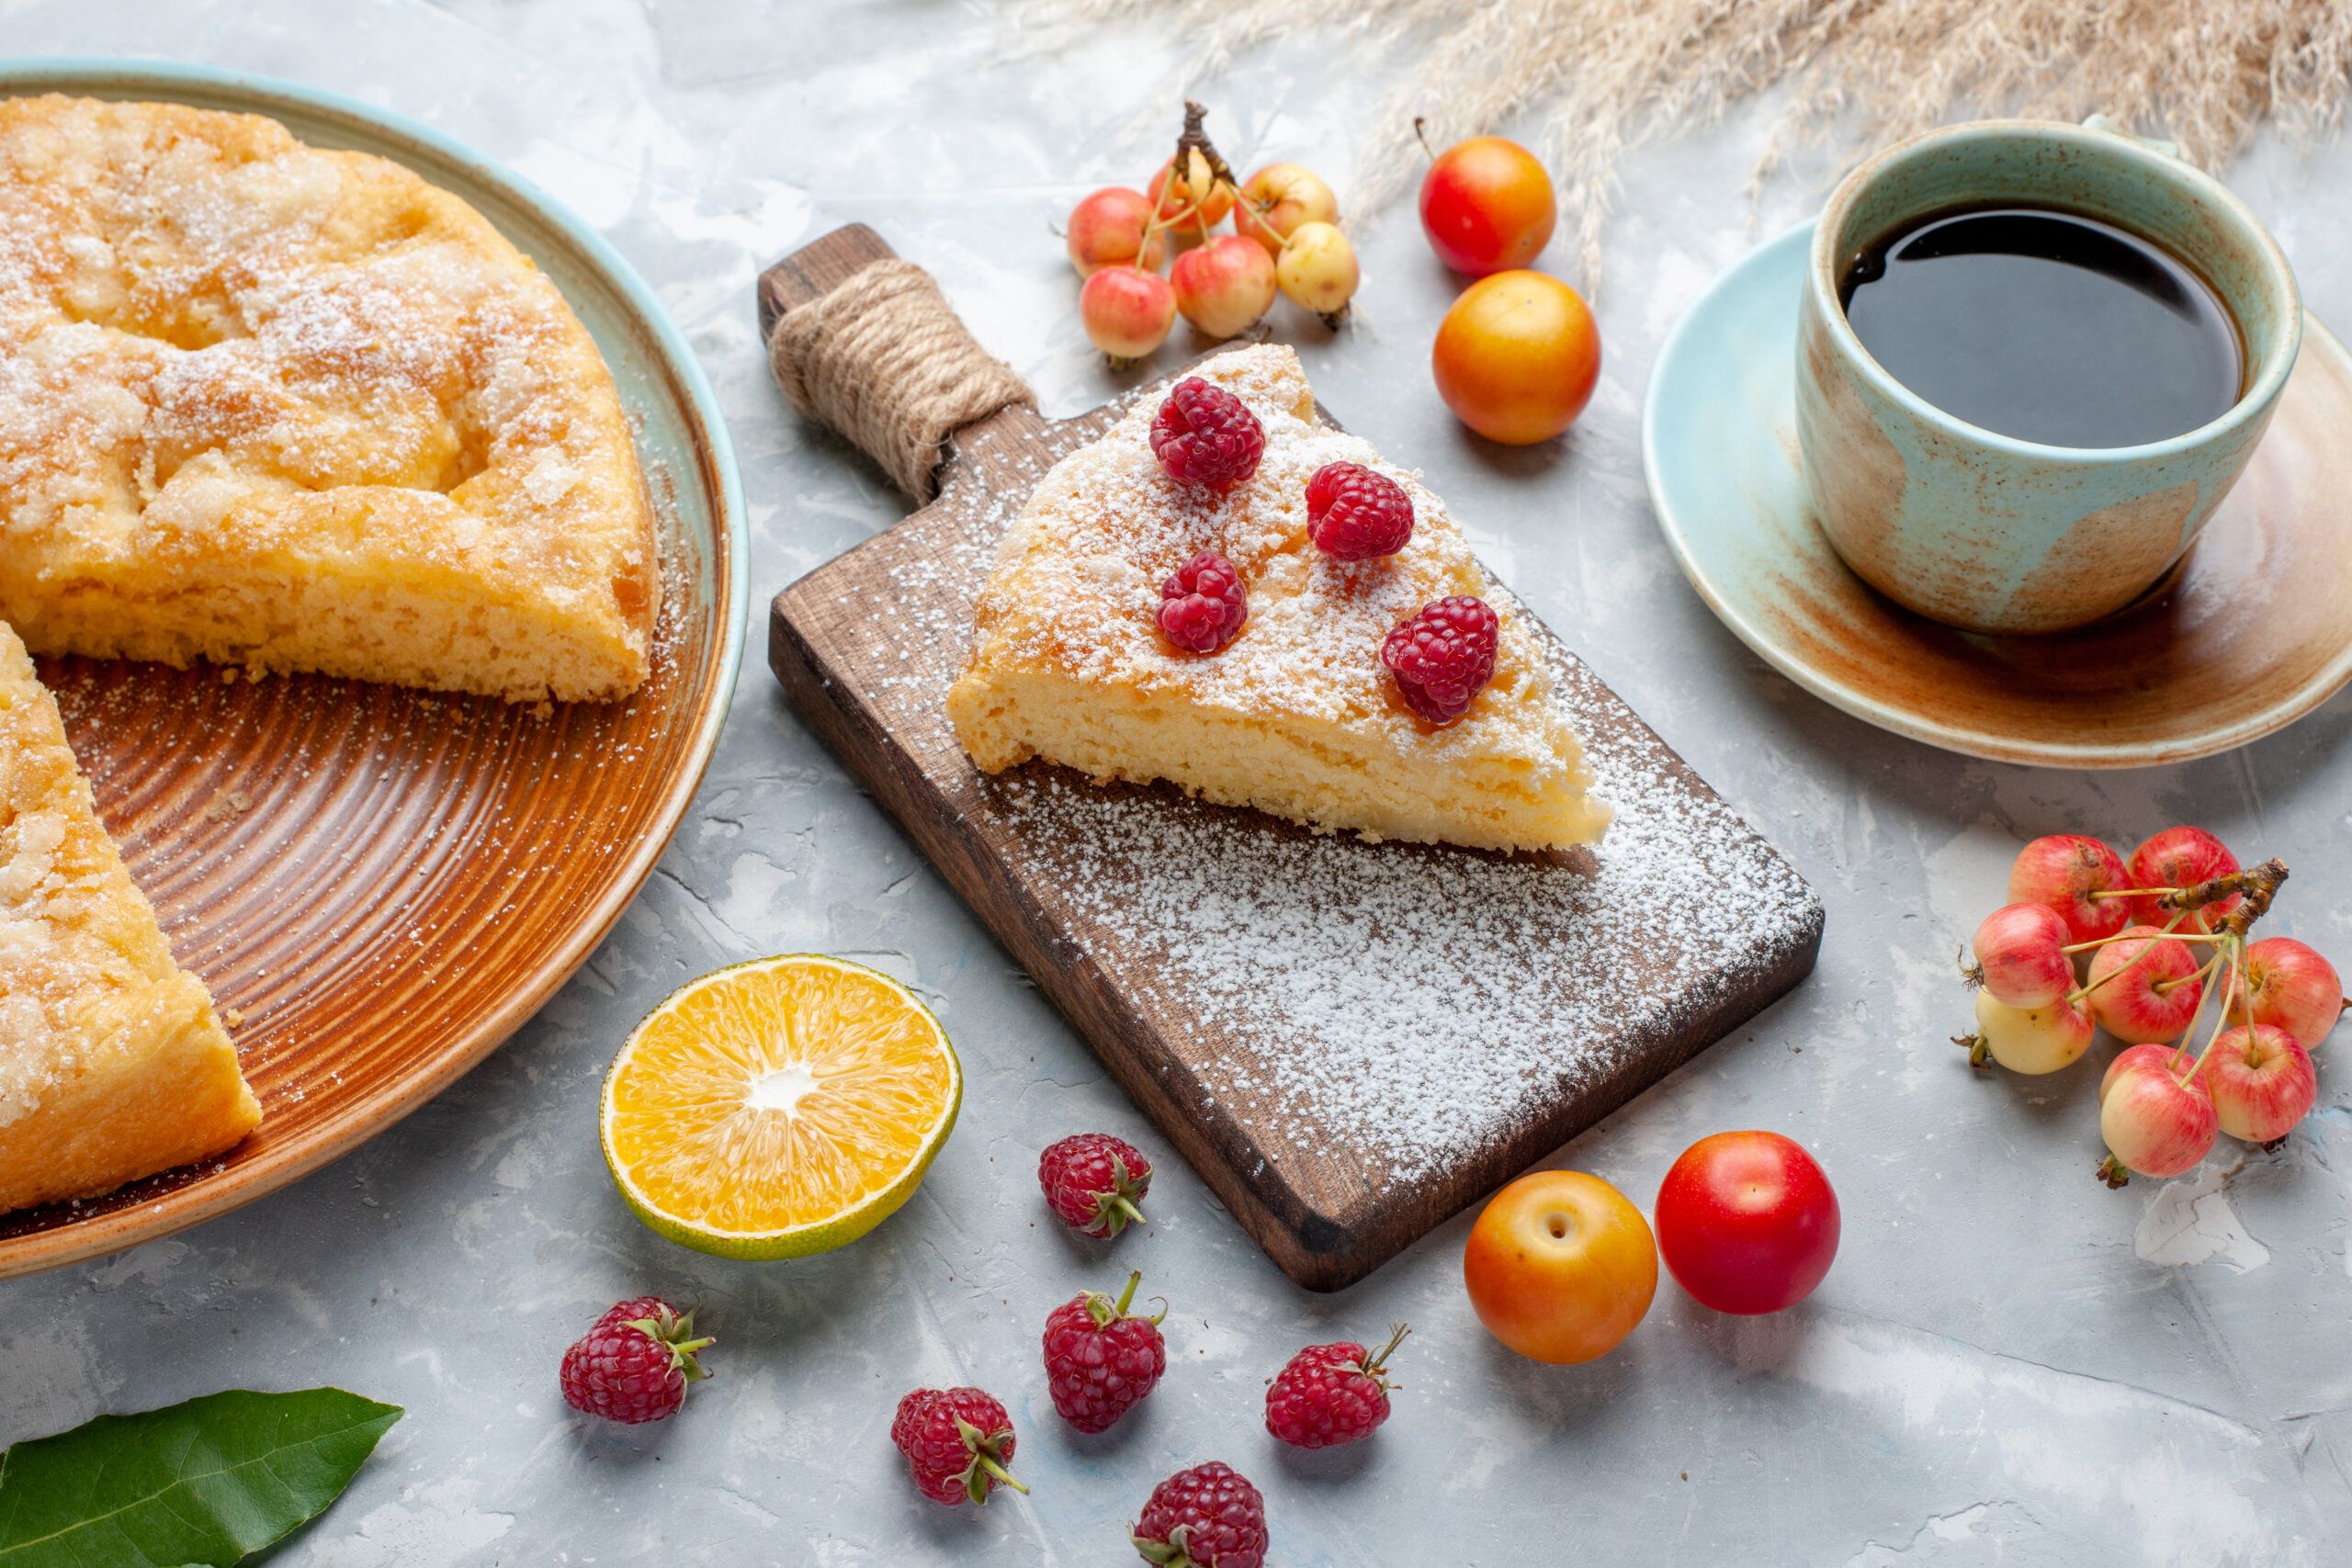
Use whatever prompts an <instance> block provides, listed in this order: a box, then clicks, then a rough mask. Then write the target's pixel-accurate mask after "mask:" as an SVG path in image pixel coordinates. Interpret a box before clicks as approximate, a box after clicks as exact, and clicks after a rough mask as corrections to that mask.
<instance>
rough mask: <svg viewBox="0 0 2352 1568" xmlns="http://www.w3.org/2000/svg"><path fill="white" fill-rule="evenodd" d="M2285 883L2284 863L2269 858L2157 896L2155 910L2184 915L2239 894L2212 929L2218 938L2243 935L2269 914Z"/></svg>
mask: <svg viewBox="0 0 2352 1568" xmlns="http://www.w3.org/2000/svg"><path fill="white" fill-rule="evenodd" d="M2286 880H2287V863H2286V862H2285V861H2283V860H2280V859H2279V858H2278V856H2276V855H2273V856H2271V857H2270V859H2268V860H2267V861H2264V862H2263V863H2261V864H2260V865H2250V866H2247V867H2246V868H2245V870H2244V871H2233V872H2231V873H2230V874H2228V875H2226V876H2215V877H2209V878H2207V879H2206V880H2205V881H2203V882H2199V883H2198V884H2196V885H2195V886H2189V887H2177V888H2174V889H2172V890H2171V891H2169V892H2166V893H2163V894H2160V895H2158V896H2157V898H2156V907H2157V908H2161V909H2179V910H2182V911H2183V912H2186V911H2188V910H2190V909H2199V908H2204V907H2205V906H2206V905H2208V904H2213V903H2218V902H2220V901H2221V900H2222V899H2224V898H2227V897H2230V896H2231V895H2232V894H2233V893H2243V894H2245V901H2244V902H2243V903H2241V904H2240V905H2239V906H2238V907H2237V908H2234V909H2233V910H2231V911H2230V912H2229V913H2228V914H2227V915H2224V916H2223V917H2222V919H2221V920H2220V921H2218V922H2217V923H2216V924H2215V926H2214V931H2215V933H2216V934H2218V935H2227V936H2238V937H2242V936H2244V935H2245V933H2246V931H2247V929H2248V928H2249V927H2251V926H2252V925H2253V924H2254V922H2255V921H2256V920H2258V919H2262V917H2263V916H2265V915H2267V914H2268V913H2269V912H2270V901H2271V900H2272V899H2273V898H2276V897H2278V889H2279V888H2280V887H2281V886H2284V884H2285V883H2286Z"/></svg>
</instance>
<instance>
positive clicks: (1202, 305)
mask: <svg viewBox="0 0 2352 1568" xmlns="http://www.w3.org/2000/svg"><path fill="white" fill-rule="evenodd" d="M1170 279H1171V281H1172V282H1173V283H1174V284H1175V287H1176V309H1178V310H1181V311H1182V312H1183V313H1184V319H1185V320H1186V321H1190V322H1192V323H1193V325H1194V326H1196V327H1198V328H1199V329H1200V330H1201V332H1202V333H1204V335H1206V336H1209V337H1216V338H1227V337H1238V336H1240V335H1241V334H1242V333H1246V332H1248V331H1249V330H1250V328H1251V327H1253V326H1256V325H1257V324H1258V320H1259V318H1260V317H1261V316H1263V315H1264V314H1265V313H1266V311H1267V310H1269V309H1270V308H1271V307H1272V305H1273V302H1274V264H1273V262H1272V259H1271V258H1270V257H1268V256H1267V254H1266V253H1265V251H1264V250H1263V249H1261V247H1260V246H1259V245H1258V243H1257V242H1256V241H1254V240H1245V239H1243V238H1242V237H1241V236H1240V235H1238V234H1223V235H1220V236H1218V237H1217V238H1216V239H1214V240H1211V241H1210V242H1209V243H1207V244H1205V245H1203V246H1201V247H1200V248H1199V249H1198V250H1191V251H1186V252H1185V253H1184V254H1182V255H1181V256H1178V257H1177V258H1176V265H1175V266H1174V267H1173V268H1172V269H1170Z"/></svg>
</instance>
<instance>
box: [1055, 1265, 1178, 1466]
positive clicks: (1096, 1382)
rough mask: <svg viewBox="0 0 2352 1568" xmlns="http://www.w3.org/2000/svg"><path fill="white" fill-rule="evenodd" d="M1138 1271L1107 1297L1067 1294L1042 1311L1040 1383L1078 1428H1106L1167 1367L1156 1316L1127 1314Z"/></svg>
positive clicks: (1156, 1384) (1091, 1293)
mask: <svg viewBox="0 0 2352 1568" xmlns="http://www.w3.org/2000/svg"><path fill="white" fill-rule="evenodd" d="M1142 1280H1143V1275H1142V1273H1141V1272H1136V1273H1132V1274H1129V1275H1128V1276H1127V1288H1126V1289H1125V1290H1124V1291H1121V1292H1119V1299H1118V1300H1117V1301H1115V1302H1114V1301H1113V1300H1112V1299H1111V1298H1110V1297H1109V1296H1107V1295H1105V1294H1103V1292H1100V1291H1087V1292H1083V1293H1081V1294H1080V1295H1075V1296H1072V1297H1071V1298H1070V1299H1069V1300H1068V1301H1066V1302H1064V1303H1062V1304H1061V1305H1059V1306H1057V1307H1056V1308H1055V1309H1054V1310H1053V1311H1052V1312H1050V1313H1048V1314H1046V1389H1047V1391H1048V1392H1050V1393H1052V1394H1053V1396H1054V1409H1055V1410H1056V1411H1057V1413H1058V1414H1059V1415H1060V1416H1061V1418H1062V1419H1063V1420H1065V1421H1067V1422H1069V1424H1070V1425H1071V1426H1073V1427H1077V1428H1078V1429H1079V1430H1080V1431H1081V1432H1106V1431H1109V1430H1110V1429H1111V1427H1112V1424H1113V1423H1114V1422H1116V1421H1117V1420H1118V1419H1119V1417H1120V1416H1125V1414H1126V1413H1127V1412H1128V1411H1130V1410H1132V1409H1134V1408H1135V1407H1136V1405H1137V1404H1141V1403H1143V1398H1144V1395H1146V1394H1148V1393H1150V1392H1151V1391H1152V1390H1153V1389H1155V1388H1157V1387H1159V1375H1160V1374H1161V1373H1162V1372H1164V1371H1167V1370H1168V1345H1167V1342H1166V1341H1165V1340H1163V1339H1161V1338H1160V1337H1159V1319H1160V1318H1161V1317H1165V1316H1167V1315H1168V1311H1167V1308H1166V1306H1165V1305H1164V1304H1163V1305H1162V1307H1161V1308H1160V1311H1159V1316H1156V1317H1133V1316H1130V1315H1128V1313H1127V1306H1128V1303H1131V1302H1133V1301H1134V1300H1135V1299H1136V1285H1137V1284H1139V1283H1141V1282H1142Z"/></svg>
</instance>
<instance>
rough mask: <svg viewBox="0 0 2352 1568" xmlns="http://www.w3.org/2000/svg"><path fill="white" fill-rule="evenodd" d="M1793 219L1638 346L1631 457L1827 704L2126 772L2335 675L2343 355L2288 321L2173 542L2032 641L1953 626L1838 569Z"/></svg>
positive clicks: (1712, 577)
mask: <svg viewBox="0 0 2352 1568" xmlns="http://www.w3.org/2000/svg"><path fill="white" fill-rule="evenodd" d="M1812 235H1813V225H1812V224H1810V223H1807V224H1805V225H1804V226H1802V227H1800V228H1798V229H1795V230H1792V231H1790V232H1788V233H1786V234H1783V235H1781V237H1780V238H1779V239H1777V240H1774V241H1773V242H1771V243H1770V244H1768V245H1765V246H1764V247H1763V248H1761V249H1760V250H1758V251H1757V252H1755V253H1754V254H1751V255H1749V256H1748V257H1747V259H1746V260H1744V261H1742V262H1741V263H1740V264H1739V265H1737V266H1736V267H1734V268H1732V269H1731V270H1730V271H1729V272H1727V273H1725V274H1724V276H1722V277H1721V278H1719V279H1717V280H1716V282H1715V284H1714V286H1713V288H1710V289H1709V290H1708V292H1707V294H1706V295H1705V296H1704V297H1703V298H1702V299H1700V300H1699V302H1698V303H1697V304H1696V305H1694V306H1693V307H1691V310H1690V312H1689V313H1688V314H1687V315H1685V316H1684V317H1683V318H1682V321H1681V322H1680V323H1679V325H1677V326H1676V328H1675V329H1674V332H1673V333H1672V335H1671V336H1669V337H1668V339H1667V343H1666V346H1665V348H1664V350H1663V351H1661V353H1660V354H1659V355H1658V360H1657V368H1656V370H1655V371H1654V372H1653V373H1652V375H1651V378H1650V388H1649V397H1648V400H1647V402H1646V404H1645V407H1644V410H1643V415H1642V461H1643V467H1644V468H1645V471H1646V473H1647V475H1648V479H1649V490H1650V501H1651V504H1652V505H1653V506H1654V507H1655V508H1656V509H1657V519H1658V525H1659V527H1661V528H1662V529H1664V530H1665V533H1666V537H1667V542H1668V545H1669V546H1671V547H1672V548H1673V550H1674V554H1675V558H1676V559H1677V560H1679V562H1680V563H1681V566H1682V570H1683V573H1684V575H1685V576H1687V577H1689V578H1690V580H1691V586H1692V587H1694V588H1696V589H1697V590H1698V591H1699V595H1700V597H1701V598H1702V599H1704V600H1705V601H1706V602H1707V604H1708V607H1709V608H1711V609H1713V611H1714V613H1715V614H1716V615H1718V616H1720V617H1721V618H1722V620H1723V622H1724V625H1725V626H1729V627H1730V628H1731V629H1732V631H1733V632H1734V633H1735V634H1736V635H1737V637H1739V639H1740V640H1741V641H1742V642H1745V643H1746V644H1747V646H1748V647H1750V648H1752V649H1755V650H1756V651H1757V652H1758V654H1761V655H1762V656H1763V657H1764V659H1765V660H1767V661H1768V662H1770V664H1771V665H1772V666H1773V667H1774V668H1775V669H1777V670H1779V671H1781V673H1782V674H1784V675H1786V676H1788V677H1789V679H1791V680H1792V681H1794V682H1796V683H1797V684H1798V685H1800V686H1803V687H1804V689H1805V690H1807V691H1809V692H1811V693H1813V694H1815V695H1816V696H1818V697H1820V698H1822V699H1823V700H1825V701H1826V702H1829V703H1831V704H1834V705H1837V706H1838V707H1840V708H1843V709H1845V710H1846V711H1847V712H1848V713H1850V714H1853V715H1855V716H1858V717H1860V718H1863V719H1867V720H1869V721H1870V722H1871V723H1872V724H1875V725H1878V726H1879V727H1880V728H1885V729H1891V730H1894V732H1895V733H1897V734H1899V735H1907V736H1910V737H1912V738H1914V739H1919V740H1924V741H1927V742H1928V744H1929V745H1933V746H1940V747H1943V748H1945V749H1946V750H1953V751H1961V752H1965V753H1967V754H1968V755H1970V756H1974V757H1985V758H1990V759H1993V760H1995V761H2009V762H2030V763H2037V764H2041V765H2042V766H2046V767H2069V768H2125V767H2141V766H2146V765H2149V764H2152V763H2158V762H2172V761H2184V760H2186V759H2188V758H2190V757H2201V756H2206V755H2209V754H2211V753H2212V752H2216V751H2224V750H2229V749H2230V748H2232V747H2234V746H2243V745H2245V743H2246V742H2247V741H2249V740H2252V739H2256V738H2257V737H2259V736H2263V735H2267V734H2268V733H2270V732H2271V731H2272V730H2274V729H2277V728H2280V727H2281V726H2283V725H2287V724H2290V723H2292V722H2293V721H2294V720H2296V719H2298V718H2301V716H2303V715H2305V714H2307V713H2309V712H2311V710H2312V709H2313V708H2315V707H2317V706H2318V705H2320V704H2321V703H2323V702H2324V701H2326V700H2327V698H2328V697H2329V696H2330V695H2331V694H2333V693H2335V690H2336V689H2337V688H2338V687H2340V686H2342V685H2343V684H2344V683H2345V682H2346V679H2347V678H2352V437H2347V435H2346V432H2347V431H2352V355H2347V354H2346V350H2345V347H2344V344H2342V343H2340V342H2338V341H2337V340H2336V337H2335V334H2334V333H2330V332H2329V331H2327V330H2326V329H2325V328H2324V327H2323V326H2321V325H2320V324H2319V323H2318V322H2317V321H2312V320H2311V319H2310V318H2309V317H2308V316H2307V317H2306V318H2305V321H2304V331H2303V349H2302V357H2301V361H2300V362H2299V363H2298V364H2297V366H2296V367H2295V373H2294V378H2293V379H2292V380H2290V382H2289V383H2288V385H2287V389H2286V391H2285V393H2284V394H2283V395H2282V396H2281V398H2280V399H2279V402H2278V412H2277V413H2276V414H2275V415H2274V416H2273V417H2272V419H2271V423H2270V429H2269V432H2268V434H2266V435H2265V436H2264V437H2263V440H2262V445H2261V446H2259V447H2257V448H2256V451H2255V454H2254V457H2253V458H2252V460H2251V461H2250V462H2249V463H2248V464H2247V466H2246V469H2245V474H2244V475H2243V476H2242V477H2241V478H2240V479H2239V480H2238V482H2237V485H2236V487H2235V488H2234V489H2233V490H2232V491H2231V492H2230V495H2229V498H2228V499H2227V500H2226V501H2224V502H2222V509H2221V511H2220V512H2219V513H2217V514H2216V515H2215V516H2214V518H2213V520H2212V521H2211V523H2210V524H2208V525H2207V526H2206V529H2205V532H2204V536H2203V537H2202V538H2201V539H2200V540H2199V543H2198V545H2197V546H2196V547H2195V548H2194V549H2193V550H2192V551H2191V552H2190V553H2189V556H2188V559H2187V560H2186V561H2185V562H2183V564H2182V565H2181V566H2180V567H2178V568H2177V569H2176V570H2174V572H2173V573H2172V575H2171V576H2170V577H2169V578H2168V579H2166V580H2165V581H2164V582H2163V583H2161V584H2159V585H2158V586H2157V587H2156V588H2155V589H2154V590H2153V591H2151V592H2150V593H2149V594H2148V596H2147V597H2146V598H2144V599H2143V600H2141V601H2140V603H2139V604H2135V605H2134V606H2132V607H2131V609H2129V610H2126V611H2124V612H2123V613H2121V614H2120V615H2116V616H2114V617H2113V618H2111V619H2109V620H2107V621H2103V622H2101V623H2100V624H2098V626H2089V627H2086V628H2084V629H2083V630H2081V631H2075V632H2066V633H2061V634H2058V635H2055V636H2049V637H1989V636H1984V635H1981V634H1977V633H1973V632H1963V631H1958V630H1955V629H1954V628H1952V627H1951V626H1942V625H1939V623H1937V622H1934V621H1930V620H1928V619H1927V618H1925V617H1924V616H1920V615H1914V614H1912V613H1911V612H1910V611H1908V610H1905V609H1903V608H1902V607H1901V606H1899V605H1897V604H1894V602H1893V601H1891V600H1888V599H1885V598H1883V597H1882V596H1881V595H1879V594H1878V593H1877V592H1875V591H1874V590H1872V589H1871V588H1870V587H1868V586H1866V585H1865V584H1864V583H1863V582H1862V581H1861V580H1860V578H1858V577H1856V576H1855V575H1854V574H1853V573H1852V572H1851V571H1849V570H1847V568H1846V565H1845V563H1844V562H1843V561H1841V560H1839V559H1838V556H1837V553H1836V552H1835V551H1833V550H1832V549H1831V548H1830V547H1829V542H1828V540H1827V539H1826V538H1825V537H1824V536H1823V535H1822V533H1821V530H1820V528H1819V527H1818V526H1816V525H1815V523H1814V520H1813V517H1812V514H1811V511H1810V508H1809V506H1808V503H1807V501H1806V495H1805V486H1804V478H1803V476H1802V475H1801V474H1800V473H1799V471H1798V468H1797V441H1796V407H1795V403H1796V386H1795V379H1796V378H1795V373H1794V371H1795V364H1796V332H1797V295H1798V288H1799V285H1800V283H1801V281H1802V279H1803V277H1804V267H1805V254H1806V248H1807V246H1808V245H1809V243H1811V240H1812Z"/></svg>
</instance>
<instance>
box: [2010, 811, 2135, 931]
mask: <svg viewBox="0 0 2352 1568" xmlns="http://www.w3.org/2000/svg"><path fill="white" fill-rule="evenodd" d="M2130 886H2131V875H2130V874H2129V873H2128V872H2126V871H2125V870H2124V867H2123V857H2122V856H2121V855H2119V854H2117V853H2116V852H2114V851H2113V850H2111V849H2109V848H2108V847H2107V845H2105V844H2104V843H2102V842H2100V841H2099V840H2097V839H2093V838H2089V837H2086V836H2085V835H2084V834H2081V833H2052V834H2051V835H2050V836H2049V837H2047V838H2042V839H2036V840H2034V841H2033V842H2031V843H2030V844H2028V845H2027V846H2026V847H2025V848H2023V849H2021V850H2019V851H2018V859H2017V863H2016V864H2015V865H2013V866H2011V867H2010V868H2009V902H2011V903H2013V904H2040V905H2041V906H2042V907H2043V908H2047V909H2049V910H2050V911H2051V912H2052V913H2053V914H2055V915H2056V916H2057V917H2058V918H2059V919H2062V920H2064V921H2065V922H2066V940H2067V941H2069V942H2097V941H2098V940H2099V939H2100V938H2101V937H2109V936H2113V935H2114V934H2115V933H2116V932H2117V931H2121V930H2122V929H2123V928H2124V926H2125V924H2126V923H2128V922H2129V921H2130V920H2131V900H2130V899H2129V898H2098V897H2092V895H2093V894H2098V893H2120V892H2122V891H2123V890H2124V889H2126V888H2128V887H2130Z"/></svg>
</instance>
